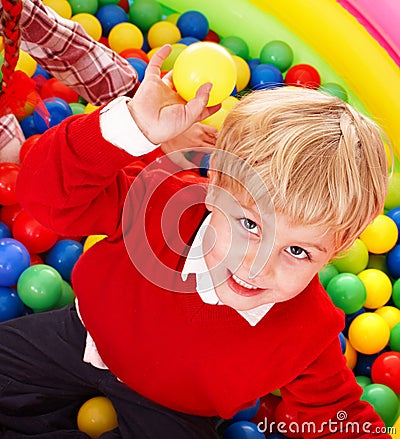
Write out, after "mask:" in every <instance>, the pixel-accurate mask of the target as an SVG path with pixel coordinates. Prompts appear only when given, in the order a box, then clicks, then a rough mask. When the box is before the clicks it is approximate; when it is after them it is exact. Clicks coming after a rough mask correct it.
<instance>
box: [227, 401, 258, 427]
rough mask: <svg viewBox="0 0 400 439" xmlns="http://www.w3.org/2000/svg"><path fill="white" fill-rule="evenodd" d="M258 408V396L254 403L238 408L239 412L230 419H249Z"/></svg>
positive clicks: (234, 420)
mask: <svg viewBox="0 0 400 439" xmlns="http://www.w3.org/2000/svg"><path fill="white" fill-rule="evenodd" d="M259 408H260V398H258V399H257V401H256V403H255V404H254V405H253V406H251V407H248V408H246V409H243V410H240V412H238V413H236V415H235V416H233V417H232V418H231V419H230V420H231V421H233V422H236V421H251V419H252V418H254V416H255V415H256V413H257V412H258V409H259Z"/></svg>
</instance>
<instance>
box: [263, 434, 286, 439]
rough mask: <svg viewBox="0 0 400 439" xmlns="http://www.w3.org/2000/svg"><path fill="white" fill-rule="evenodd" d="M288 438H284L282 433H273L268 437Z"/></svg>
mask: <svg viewBox="0 0 400 439" xmlns="http://www.w3.org/2000/svg"><path fill="white" fill-rule="evenodd" d="M286 438H287V436H284V435H283V434H280V433H272V434H269V435H268V436H266V439H286Z"/></svg>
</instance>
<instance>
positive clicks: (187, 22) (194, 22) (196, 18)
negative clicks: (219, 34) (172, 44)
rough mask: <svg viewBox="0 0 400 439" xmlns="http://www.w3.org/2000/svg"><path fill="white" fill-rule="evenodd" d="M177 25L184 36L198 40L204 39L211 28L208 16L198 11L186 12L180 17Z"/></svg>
mask: <svg viewBox="0 0 400 439" xmlns="http://www.w3.org/2000/svg"><path fill="white" fill-rule="evenodd" d="M176 25H177V26H178V29H179V30H180V31H181V35H182V37H194V38H197V39H198V40H204V38H205V37H206V36H207V34H208V30H209V25H208V20H207V18H206V16H205V15H203V14H202V13H201V12H198V11H187V12H184V13H183V14H181V16H180V17H179V18H178V21H177V23H176Z"/></svg>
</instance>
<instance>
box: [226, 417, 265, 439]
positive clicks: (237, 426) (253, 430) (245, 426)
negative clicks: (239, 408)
mask: <svg viewBox="0 0 400 439" xmlns="http://www.w3.org/2000/svg"><path fill="white" fill-rule="evenodd" d="M223 439H265V436H264V433H262V432H261V431H260V430H259V429H258V428H257V425H256V424H254V423H253V422H249V421H239V422H235V423H233V424H232V425H230V426H229V427H228V428H227V429H226V430H225V431H224V435H223Z"/></svg>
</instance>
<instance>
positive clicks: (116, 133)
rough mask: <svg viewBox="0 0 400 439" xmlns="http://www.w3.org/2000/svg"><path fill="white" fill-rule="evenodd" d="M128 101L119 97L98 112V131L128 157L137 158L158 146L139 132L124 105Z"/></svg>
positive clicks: (123, 97)
mask: <svg viewBox="0 0 400 439" xmlns="http://www.w3.org/2000/svg"><path fill="white" fill-rule="evenodd" d="M129 100H130V99H129V98H127V97H125V96H121V97H119V98H116V99H114V100H112V101H111V102H110V103H109V104H107V105H106V106H105V107H104V108H103V109H102V110H101V112H100V129H101V134H102V135H103V137H104V139H105V140H107V141H108V142H110V143H112V144H113V145H115V146H117V147H118V148H121V149H123V150H125V151H126V152H127V153H129V154H130V155H132V156H135V157H139V156H141V155H144V154H147V153H149V152H151V151H153V150H155V149H156V148H157V147H158V146H159V145H154V143H151V142H150V140H149V139H147V137H146V136H145V135H144V134H143V133H142V132H141V131H140V129H139V127H138V126H137V125H136V123H135V121H134V120H133V118H132V116H131V113H130V112H129V109H128V106H127V105H126V103H127V102H128V101H129Z"/></svg>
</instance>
